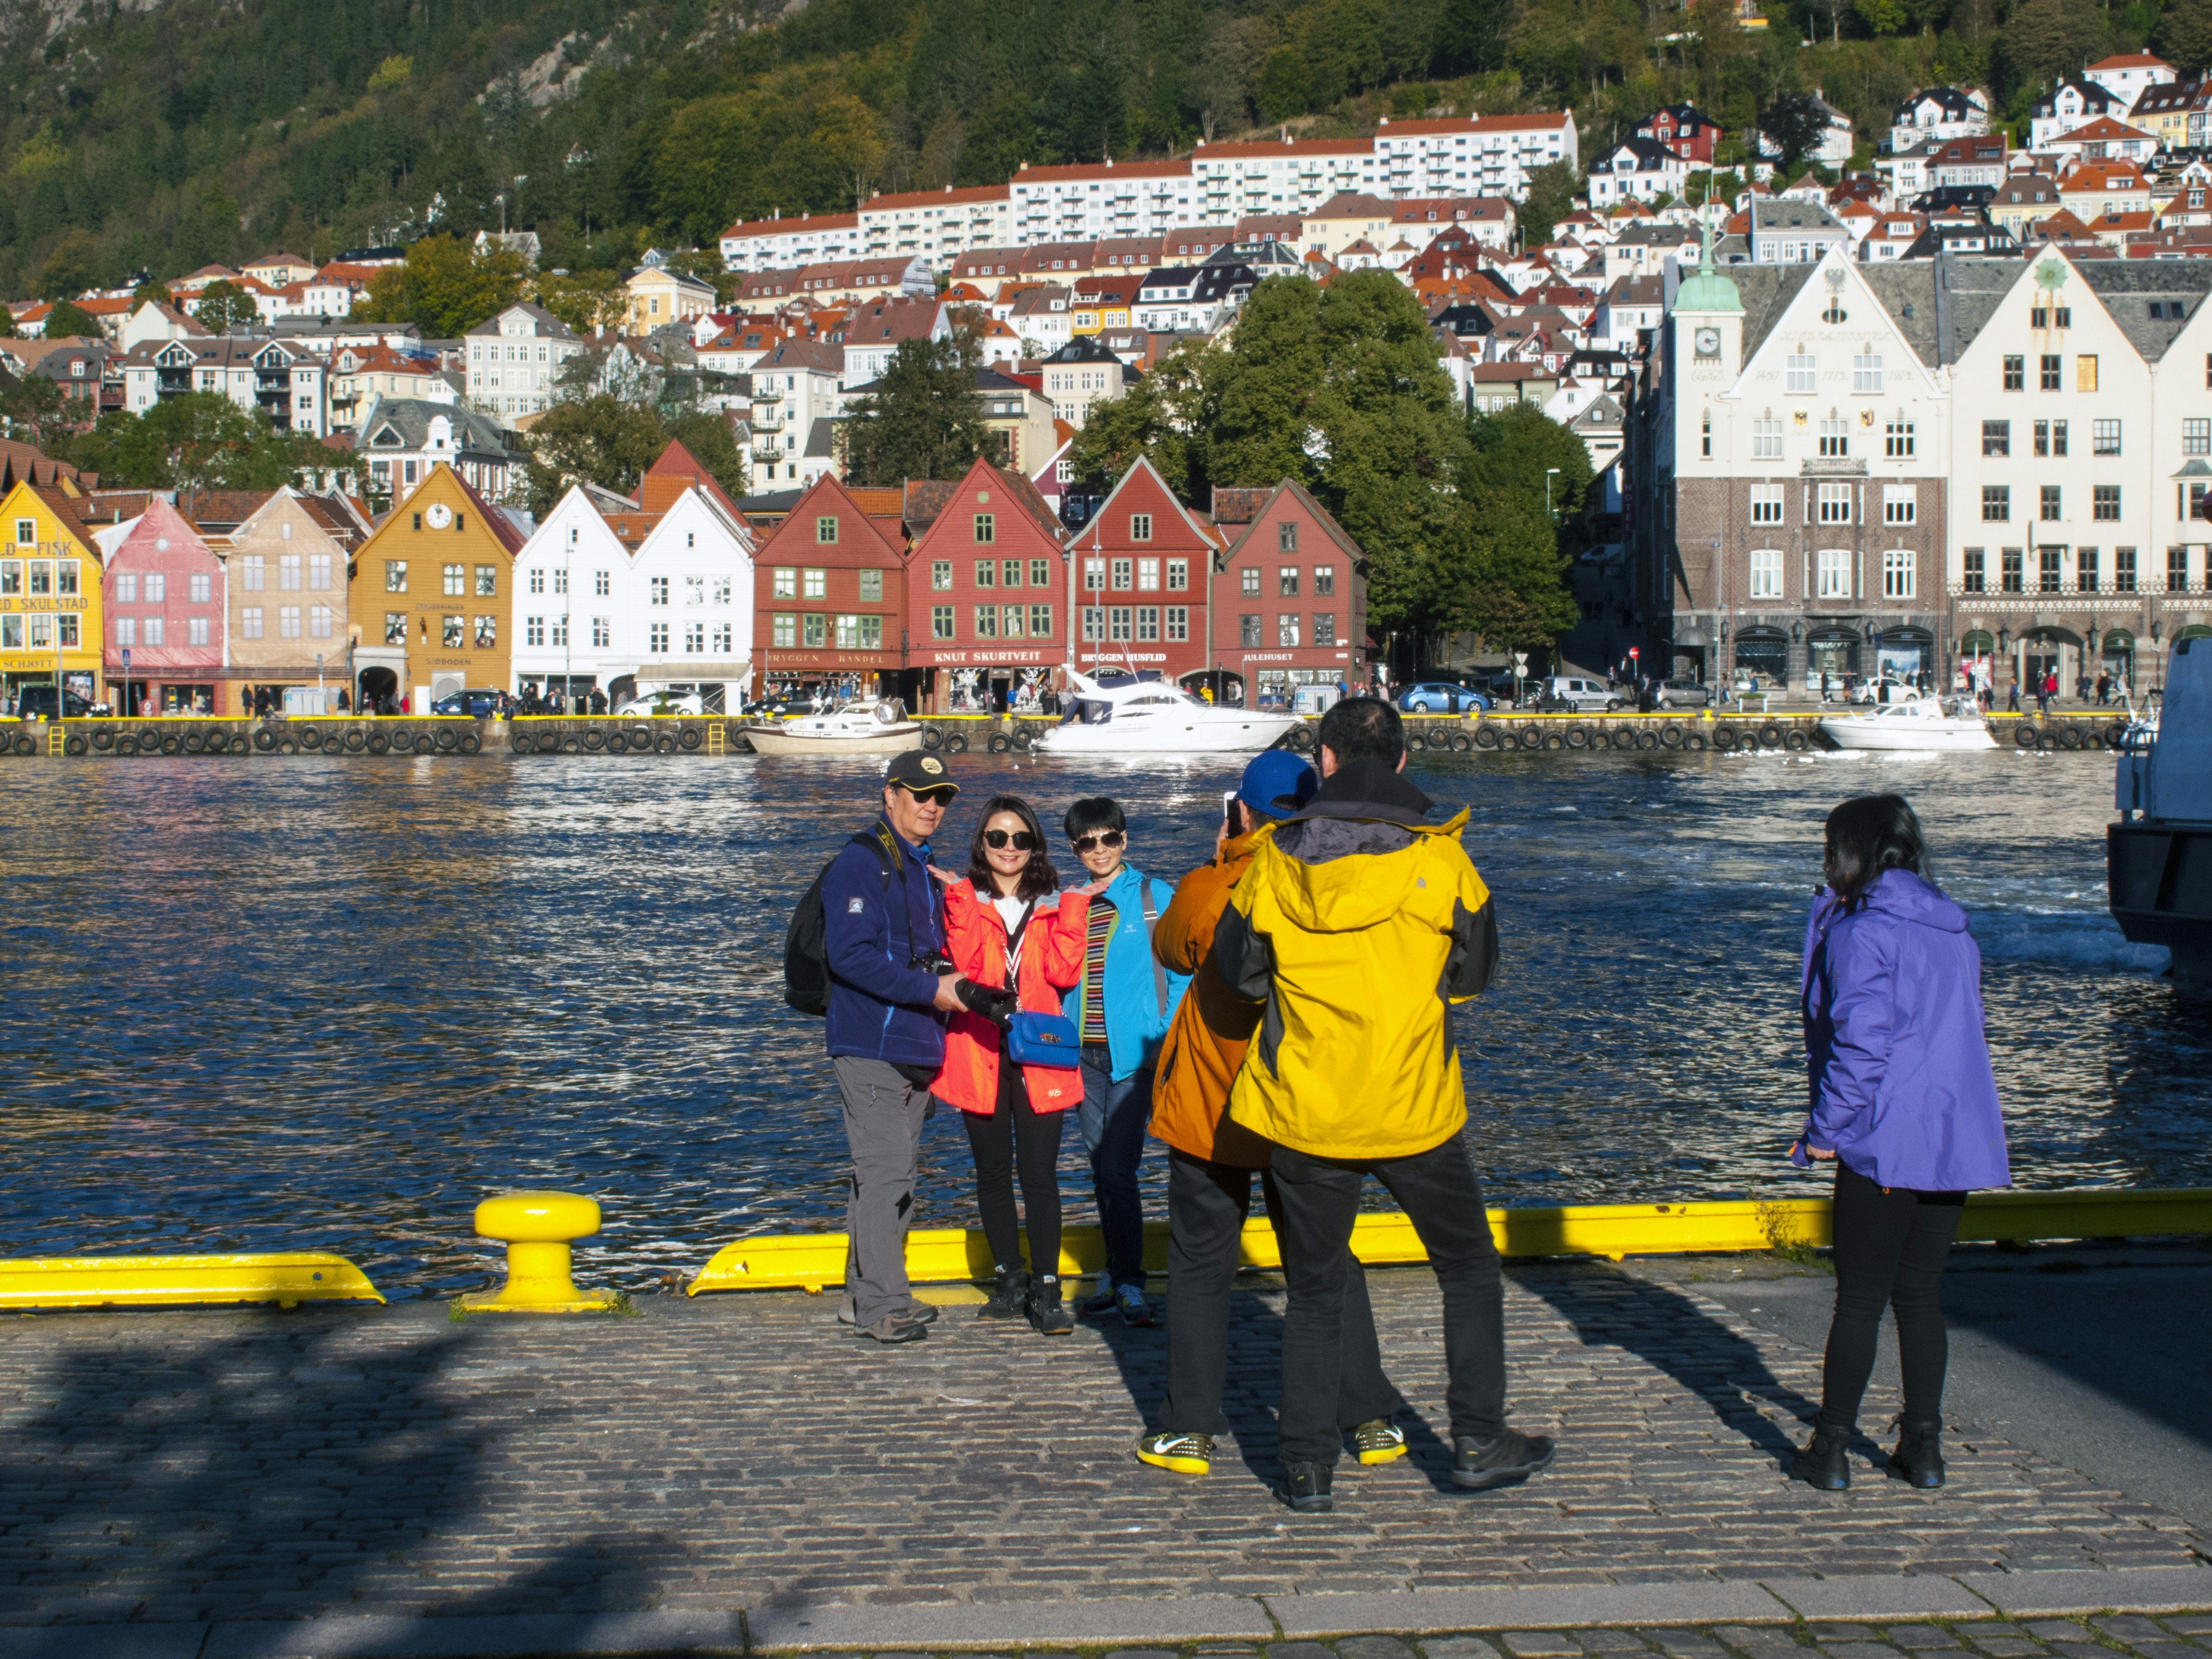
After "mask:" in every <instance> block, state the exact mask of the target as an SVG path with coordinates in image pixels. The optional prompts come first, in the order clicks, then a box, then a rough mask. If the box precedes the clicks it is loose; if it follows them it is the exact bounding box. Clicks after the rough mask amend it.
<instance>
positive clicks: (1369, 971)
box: [1213, 697, 1553, 1510]
mask: <svg viewBox="0 0 2212 1659" xmlns="http://www.w3.org/2000/svg"><path fill="white" fill-rule="evenodd" d="M1317 735H1318V736H1319V738H1320V747H1321V774H1322V786H1321V788H1320V790H1319V791H1318V792H1317V793H1316V795H1315V797H1314V799H1313V800H1312V802H1311V803H1310V805H1307V806H1306V807H1305V809H1304V811H1300V812H1298V813H1297V814H1296V815H1294V816H1293V817H1290V818H1287V819H1285V821H1284V822H1283V823H1282V824H1280V825H1279V827H1278V828H1277V829H1274V830H1273V832H1272V833H1271V834H1269V835H1267V836H1264V837H1263V838H1262V839H1261V843H1260V845H1259V847H1258V848H1256V850H1255V853H1254V855H1253V860H1252V866H1251V868H1250V869H1249V871H1247V872H1245V875H1244V878H1243V880H1241V881H1239V882H1238V883H1237V889H1236V891H1235V892H1234V893H1233V894H1232V895H1231V898H1230V904H1229V908H1228V910H1227V911H1226V912H1225V914H1224V915H1223V916H1222V918H1221V921H1220V925H1219V926H1218V927H1216V929H1215V930H1214V939H1213V961H1214V965H1215V967H1216V969H1218V971H1219V973H1220V975H1221V976H1222V978H1223V979H1225V980H1226V981H1228V983H1229V984H1230V986H1231V987H1232V988H1233V989H1235V990H1237V992H1239V993H1240V994H1242V995H1243V996H1244V997H1245V998H1246V999H1247V1000H1249V1001H1253V1002H1264V1003H1265V1005H1266V1006H1265V1008H1264V1010H1263V1011H1262V1012H1261V1018H1260V1024H1259V1029H1258V1031H1257V1033H1256V1035H1255V1037H1254V1040H1253V1042H1252V1046H1251V1048H1250V1050H1249V1053H1248V1054H1247V1055H1246V1057H1245V1061H1244V1066H1243V1069H1242V1070H1241V1071H1239V1072H1238V1073H1237V1081H1236V1084H1235V1085H1234V1087H1233V1088H1232V1089H1231V1091H1230V1096H1229V1115H1230V1117H1231V1120H1232V1121H1235V1122H1236V1123H1237V1124H1239V1125H1241V1126H1242V1127H1245V1128H1247V1129H1249V1130H1251V1131H1253V1132H1254V1133H1255V1134H1259V1135H1262V1136H1264V1137H1266V1139H1268V1140H1269V1141H1271V1142H1273V1146H1274V1153H1273V1160H1272V1163H1273V1170H1274V1176H1275V1184H1276V1188H1277V1190H1278V1192H1279V1194H1280V1200H1281V1206H1282V1212H1281V1217H1280V1219H1279V1231H1280V1236H1281V1240H1282V1248H1283V1268H1284V1273H1285V1278H1286V1279H1287V1280H1288V1281H1289V1285H1290V1306H1289V1310H1288V1311H1287V1312H1286V1314H1285V1317H1284V1324H1283V1401H1282V1413H1281V1417H1280V1431H1279V1439H1280V1442H1281V1447H1282V1459H1283V1475H1284V1485H1283V1492H1282V1496H1283V1498H1284V1501H1285V1502H1286V1503H1288V1504H1290V1506H1291V1508H1292V1509H1295V1510H1326V1509H1328V1508H1330V1507H1331V1498H1330V1482H1331V1478H1332V1474H1333V1472H1334V1468H1335V1465H1336V1458H1337V1453H1338V1450H1339V1448H1340V1444H1341V1436H1340V1429H1339V1427H1338V1425H1337V1419H1336V1399H1337V1390H1338V1380H1339V1376H1340V1371H1341V1368H1342V1364H1343V1358H1342V1344H1343V1321H1342V1309H1343V1304H1344V1284H1345V1273H1346V1267H1345V1263H1346V1246H1347V1245H1348V1243H1350V1241H1351V1237H1352V1222H1353V1220H1354V1218H1356V1217H1357V1216H1358V1212H1359V1189H1360V1186H1361V1183H1362V1182H1363V1181H1364V1178H1365V1177H1366V1176H1370V1175H1372V1176H1375V1177H1376V1179H1377V1180H1379V1181H1380V1182H1382V1183H1383V1186H1385V1187H1386V1188H1389V1192H1390V1194H1391V1196H1392V1197H1394V1198H1395V1199H1396V1200H1398V1204H1399V1207H1400V1208H1401V1209H1402V1210H1404V1211H1405V1212H1406V1214H1407V1217H1408V1218H1410V1219H1411V1221H1412V1222H1413V1228H1414V1231H1417V1232H1418V1233H1419V1235H1420V1238H1421V1243H1422V1245H1423V1247H1424V1248H1425V1249H1426V1250H1427V1252H1428V1256H1429V1262H1430V1265H1431V1267H1433V1268H1434V1269H1435V1270H1436V1274H1437V1283H1438V1285H1439V1287H1440V1288H1441V1289H1442V1291H1443V1304H1444V1358H1445V1363H1446V1365H1447V1367H1448V1369H1449V1374H1450V1376H1449V1389H1448V1391H1447V1394H1446V1401H1447V1404H1448V1406H1449V1409H1450V1413H1451V1431H1452V1443H1453V1448H1454V1452H1455V1461H1454V1467H1453V1471H1452V1479H1453V1480H1454V1481H1455V1483H1456V1484H1458V1485H1459V1486H1464V1487H1468V1488H1471V1489H1474V1490H1476V1491H1482V1490H1486V1489H1488V1488H1490V1487H1492V1486H1504V1485H1505V1484H1507V1483H1509V1482H1511V1481H1516V1480H1523V1479H1525V1478H1527V1477H1528V1475H1531V1474H1534V1473H1535V1472H1536V1471H1537V1470H1539V1469H1541V1468H1544V1466H1545V1465H1546V1464H1547V1463H1549V1462H1551V1461H1552V1454H1553V1446H1552V1443H1551V1441H1550V1440H1549V1439H1547V1438H1546V1437H1543V1436H1541V1435H1526V1434H1522V1433H1521V1432H1520V1431H1517V1430H1516V1429H1512V1428H1510V1427H1508V1426H1507V1425H1506V1422H1505V1311H1504V1290H1503V1285H1502V1282H1501V1279H1500V1275H1499V1271H1498V1247H1497V1245H1496V1243H1494V1242H1493V1241H1492V1238H1491V1236H1490V1225H1489V1222H1488V1219H1487V1218H1486V1213H1485V1206H1484V1204H1483V1200H1482V1186H1481V1183H1480V1181H1479V1180H1478V1179H1477V1178H1476V1176H1475V1172H1474V1163H1473V1161H1472V1160H1471V1159H1470V1158H1469V1157H1468V1150H1467V1146H1466V1143H1465V1141H1464V1140H1463V1139H1462V1136H1461V1131H1462V1129H1463V1128H1464V1127H1466V1124H1467V1092H1466V1088H1465V1085H1463V1083H1462V1080H1461V1077H1460V1067H1459V1050H1458V1048H1457V1047H1456V1045H1455V1043H1454V1042H1453V1041H1452V1034H1451V1005H1452V1004H1453V1003H1455V1002H1464V1001H1466V1000H1468V999H1469V998H1471V997H1474V996H1475V995H1476V994H1479V993H1480V991H1481V990H1482V988H1483V987H1484V986H1486V984H1488V983H1489V981H1490V976H1491V974H1492V971H1493V970H1494V969H1495V968H1496V967H1497V963H1498V926H1497V919H1496V916H1495V914H1494V913H1493V911H1492V906H1491V900H1490V890H1489V889H1488V888H1486V887H1485V886H1484V885H1483V882H1482V878H1481V877H1480V876H1479V875H1477V874H1476V873H1475V869H1474V863H1473V861H1472V860H1469V859H1468V855H1467V852H1466V849H1465V848H1462V846H1461V845H1460V832H1461V830H1462V828H1463V827H1464V826H1465V824H1466V823H1467V814H1466V813H1465V812H1462V813H1461V814H1460V815H1459V816H1458V817H1455V818H1453V819H1452V820H1451V821H1450V822H1449V823H1445V824H1442V825H1436V824H1431V823H1429V822H1428V821H1427V819H1428V813H1429V811H1430V809H1431V802H1430V800H1429V799H1428V798H1427V797H1426V796H1425V795H1424V794H1422V793H1421V792H1420V791H1419V790H1418V789H1416V788H1414V787H1413V785H1411V784H1410V783H1407V781H1406V780H1405V779H1404V778H1403V777H1402V776H1401V775H1400V774H1401V771H1402V770H1403V769H1404V767H1405V763H1406V750H1405V740H1404V731H1403V727H1402V726H1401V724H1400V722H1399V719H1398V711H1397V710H1396V709H1395V708H1391V706H1390V705H1389V703H1387V702H1383V701H1381V700H1380V699H1379V698H1375V697H1353V698H1349V699H1346V701H1344V702H1339V703H1338V704H1336V705H1335V707H1334V708H1331V709H1330V710H1329V711H1328V714H1325V715H1323V716H1322V722H1321V729H1320V732H1319V733H1318V734H1317Z"/></svg>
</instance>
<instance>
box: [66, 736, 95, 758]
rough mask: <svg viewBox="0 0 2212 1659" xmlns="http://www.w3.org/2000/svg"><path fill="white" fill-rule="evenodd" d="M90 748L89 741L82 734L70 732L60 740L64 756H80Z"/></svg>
mask: <svg viewBox="0 0 2212 1659" xmlns="http://www.w3.org/2000/svg"><path fill="white" fill-rule="evenodd" d="M91 747H92V744H91V741H90V740H89V739H88V738H86V736H85V735H84V733H83V732H70V734H69V736H67V737H65V738H63V739H62V753H64V755H82V754H84V753H86V752H87V751H88V750H90V749H91Z"/></svg>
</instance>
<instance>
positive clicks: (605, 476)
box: [525, 392, 728, 518]
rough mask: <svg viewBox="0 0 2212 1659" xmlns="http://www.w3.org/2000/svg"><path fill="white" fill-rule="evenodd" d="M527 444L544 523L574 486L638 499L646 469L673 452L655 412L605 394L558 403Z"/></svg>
mask: <svg viewBox="0 0 2212 1659" xmlns="http://www.w3.org/2000/svg"><path fill="white" fill-rule="evenodd" d="M525 442H526V443H527V445H528V446H529V449H530V510H531V511H532V512H533V513H537V514H538V516H539V517H541V518H542V517H544V515H545V514H546V513H550V512H551V511H552V510H553V507H554V504H555V503H556V501H559V500H560V499H561V497H562V495H566V494H567V493H568V487H569V486H570V485H571V484H575V483H595V484H599V485H601V486H603V487H604V488H605V489H611V490H614V491H616V492H617V493H618V494H620V495H635V493H636V492H637V481H638V480H639V479H640V478H641V477H643V476H644V474H645V469H646V468H647V467H648V466H651V465H653V462H654V461H655V460H657V459H659V456H660V452H661V451H662V450H664V449H665V448H667V447H668V428H666V427H665V425H663V424H662V423H661V419H660V416H658V415H657V414H655V413H654V412H653V410H650V409H645V408H641V407H640V406H639V405H638V404H634V403H630V402H629V401H627V400H626V399H623V398H617V397H614V396H612V395H611V394H609V393H606V392H601V393H599V394H598V395H597V396H595V397H589V398H579V399H577V400H575V401H574V402H572V403H559V404H554V405H553V407H552V408H550V409H549V410H546V411H545V412H544V414H543V415H541V416H538V420H537V422H535V423H534V424H533V425H532V427H531V428H530V431H529V433H528V435H527V436H526V439H525ZM687 447H688V446H687ZM699 460H700V463H701V465H705V466H708V467H709V468H710V469H711V468H712V467H713V465H714V463H713V462H712V461H710V460H709V459H708V458H707V457H706V456H704V455H701V456H700V457H699ZM716 476H717V477H720V474H719V473H717V474H716ZM727 487H728V486H727V485H726V484H725V485H724V488H725V489H726V488H727Z"/></svg>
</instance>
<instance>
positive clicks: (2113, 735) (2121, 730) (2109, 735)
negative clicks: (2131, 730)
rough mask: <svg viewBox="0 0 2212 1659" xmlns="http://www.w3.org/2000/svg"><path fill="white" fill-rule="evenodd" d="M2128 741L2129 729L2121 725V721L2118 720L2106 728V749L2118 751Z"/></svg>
mask: <svg viewBox="0 0 2212 1659" xmlns="http://www.w3.org/2000/svg"><path fill="white" fill-rule="evenodd" d="M2127 740H2128V728H2127V727H2126V726H2123V725H2121V724H2120V722H2119V721H2118V720H2114V721H2113V722H2112V724H2111V725H2110V726H2106V728H2105V747H2106V748H2107V749H2118V747H2119V746H2120V745H2121V744H2124V743H2125V742H2126V741H2127Z"/></svg>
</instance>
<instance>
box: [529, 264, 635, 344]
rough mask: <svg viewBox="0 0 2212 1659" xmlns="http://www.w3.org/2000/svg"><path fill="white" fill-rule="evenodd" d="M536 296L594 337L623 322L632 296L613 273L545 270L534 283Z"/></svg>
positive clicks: (580, 331)
mask: <svg viewBox="0 0 2212 1659" xmlns="http://www.w3.org/2000/svg"><path fill="white" fill-rule="evenodd" d="M532 288H533V289H534V290H535V293H534V297H535V298H536V300H537V301H538V304H539V305H541V306H544V307H545V309H546V310H548V311H550V312H551V313H553V314H554V315H555V316H556V317H558V318H559V319H561V320H562V322H564V323H566V324H568V326H569V327H570V328H573V329H574V330H575V331H576V332H577V333H579V334H592V333H596V332H598V331H599V330H600V329H602V328H605V327H608V326H610V325H612V324H614V323H616V322H618V321H620V320H621V318H622V314H623V303H624V301H626V300H627V299H628V298H629V294H628V291H627V290H626V289H623V285H622V276H621V275H620V273H618V272H616V271H612V270H580V271H575V272H566V271H550V270H549V271H542V272H540V273H539V274H538V278H537V281H536V282H535V283H532Z"/></svg>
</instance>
